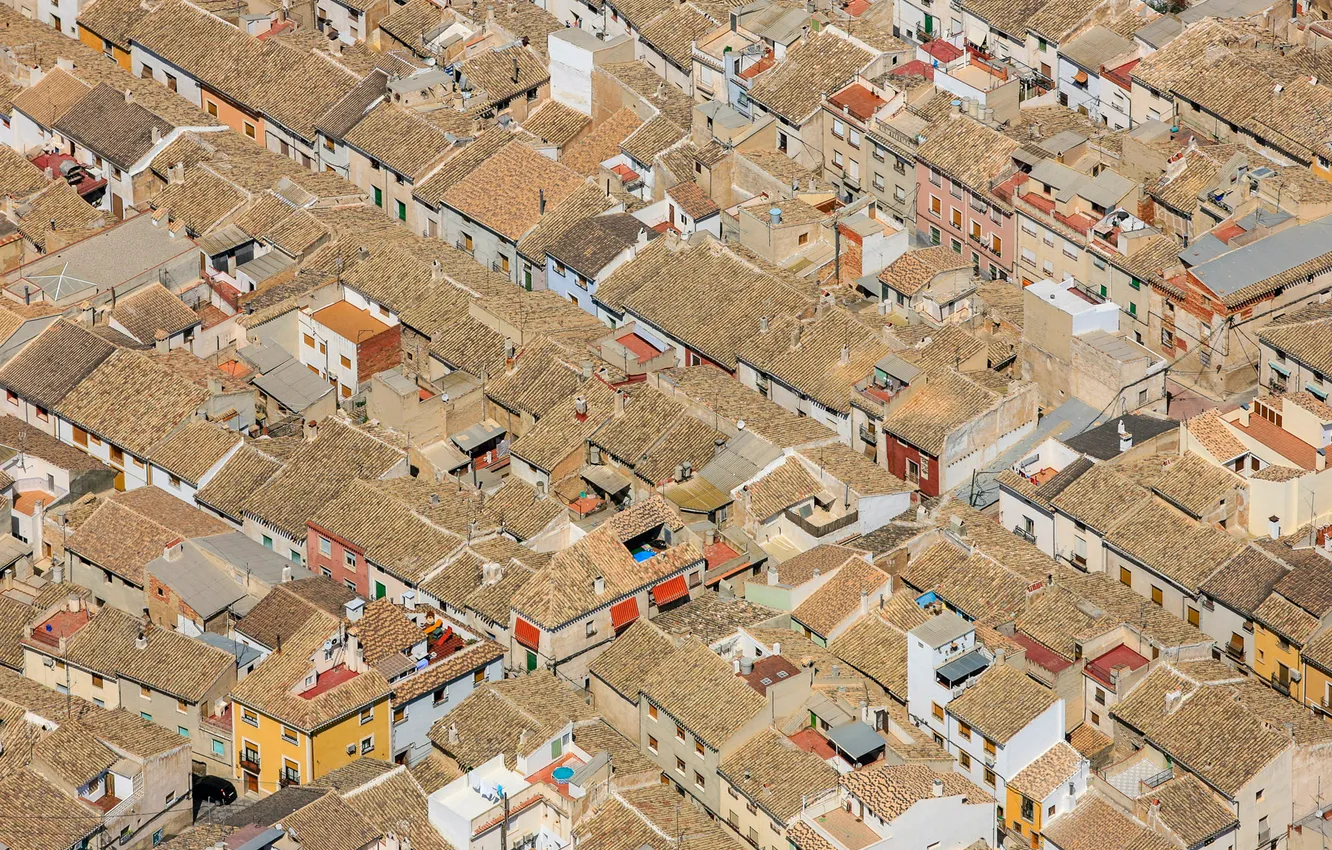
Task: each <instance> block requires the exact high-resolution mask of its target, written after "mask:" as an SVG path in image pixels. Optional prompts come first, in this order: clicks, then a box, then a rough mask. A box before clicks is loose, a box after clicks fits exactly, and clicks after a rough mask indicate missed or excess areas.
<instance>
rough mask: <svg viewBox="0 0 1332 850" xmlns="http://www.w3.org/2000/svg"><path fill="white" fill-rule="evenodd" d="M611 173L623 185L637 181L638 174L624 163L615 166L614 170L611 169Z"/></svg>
mask: <svg viewBox="0 0 1332 850" xmlns="http://www.w3.org/2000/svg"><path fill="white" fill-rule="evenodd" d="M611 171H613V172H615V175H616V176H617V177H619V178H620V180H622V181H624V182H625V183H632V182H633V181H635V180H637V179H638V172H637V171H634V170H633V169H632V168H630V167H629V166H627V165H625V164H624V163H620V164H619V165H617V166H615V167H614V168H612V169H611Z"/></svg>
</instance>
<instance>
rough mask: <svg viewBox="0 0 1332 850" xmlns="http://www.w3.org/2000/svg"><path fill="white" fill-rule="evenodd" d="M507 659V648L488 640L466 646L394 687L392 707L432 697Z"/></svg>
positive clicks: (396, 683)
mask: <svg viewBox="0 0 1332 850" xmlns="http://www.w3.org/2000/svg"><path fill="white" fill-rule="evenodd" d="M503 657H504V647H502V646H500V645H499V644H497V643H495V642H494V641H489V640H479V641H477V642H476V643H473V644H471V645H469V646H466V647H464V648H462V649H460V650H458V651H457V652H455V653H454V654H453V655H450V656H449V657H448V658H445V659H444V660H443V661H440V662H438V663H435V664H432V665H430V666H429V667H426V668H425V669H423V670H421V671H420V672H418V673H415V674H413V675H411V676H408V677H406V678H405V679H399V680H398V681H396V682H394V683H393V705H394V706H399V705H404V704H406V703H408V702H410V701H411V700H414V699H416V698H417V697H419V696H421V695H422V694H427V693H431V692H433V691H435V690H437V689H439V688H442V687H443V686H444V685H445V684H447V683H449V682H452V681H454V680H456V679H460V678H462V677H464V676H471V675H472V674H473V672H475V671H477V670H482V669H484V668H485V667H486V665H488V664H490V663H491V662H494V661H497V660H499V659H501V658H503Z"/></svg>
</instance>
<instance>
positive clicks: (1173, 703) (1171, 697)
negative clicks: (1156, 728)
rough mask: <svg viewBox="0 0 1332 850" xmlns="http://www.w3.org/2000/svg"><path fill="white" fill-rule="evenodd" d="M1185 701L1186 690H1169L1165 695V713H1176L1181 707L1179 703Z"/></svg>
mask: <svg viewBox="0 0 1332 850" xmlns="http://www.w3.org/2000/svg"><path fill="white" fill-rule="evenodd" d="M1183 701H1184V692H1183V691H1181V690H1178V689H1176V690H1173V691H1167V692H1166V695H1165V713H1166V714H1174V713H1175V710H1176V709H1177V708H1179V704H1180V703H1181V702H1183Z"/></svg>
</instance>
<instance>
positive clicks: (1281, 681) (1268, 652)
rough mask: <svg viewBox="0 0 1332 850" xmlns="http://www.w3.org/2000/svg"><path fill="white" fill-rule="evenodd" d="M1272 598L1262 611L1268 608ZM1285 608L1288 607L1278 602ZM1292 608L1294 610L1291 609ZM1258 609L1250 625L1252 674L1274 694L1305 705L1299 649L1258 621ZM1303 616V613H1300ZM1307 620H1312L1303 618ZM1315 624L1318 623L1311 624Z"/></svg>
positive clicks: (1259, 612)
mask: <svg viewBox="0 0 1332 850" xmlns="http://www.w3.org/2000/svg"><path fill="white" fill-rule="evenodd" d="M1272 599H1280V597H1277V596H1273V597H1271V598H1270V599H1269V600H1268V602H1264V603H1263V607H1269V604H1270V603H1271V600H1272ZM1281 602H1283V603H1284V604H1285V605H1290V603H1288V602H1285V600H1281ZM1291 607H1292V608H1293V607H1294V606H1291ZM1262 613H1263V611H1262V609H1261V608H1260V609H1259V611H1258V613H1257V614H1256V615H1255V618H1254V623H1253V672H1254V674H1255V675H1257V676H1258V677H1259V678H1261V679H1262V680H1263V681H1265V682H1267V683H1269V684H1271V685H1272V686H1274V687H1275V688H1277V690H1279V691H1284V692H1287V693H1288V694H1289V696H1290V697H1291V699H1294V700H1298V701H1299V702H1303V701H1304V687H1305V682H1304V662H1303V659H1301V658H1300V648H1301V647H1300V645H1299V644H1297V643H1295V642H1294V641H1292V640H1290V639H1288V638H1287V637H1285V636H1283V635H1282V634H1280V633H1279V632H1277V631H1276V630H1275V629H1274V628H1273V627H1272V625H1270V624H1268V623H1264V622H1263V620H1262V619H1261V615H1262ZM1301 613H1303V612H1301ZM1305 617H1307V618H1308V619H1309V620H1313V618H1312V617H1309V615H1307V614H1305ZM1314 622H1315V624H1316V622H1317V621H1314Z"/></svg>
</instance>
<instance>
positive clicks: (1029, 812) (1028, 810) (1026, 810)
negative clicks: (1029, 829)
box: [1022, 797, 1036, 823]
mask: <svg viewBox="0 0 1332 850" xmlns="http://www.w3.org/2000/svg"><path fill="white" fill-rule="evenodd" d="M1022 819H1023V820H1024V821H1026V822H1027V823H1032V822H1033V821H1035V820H1036V804H1035V803H1033V802H1032V801H1031V800H1029V799H1027V798H1026V797H1023V798H1022Z"/></svg>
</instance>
